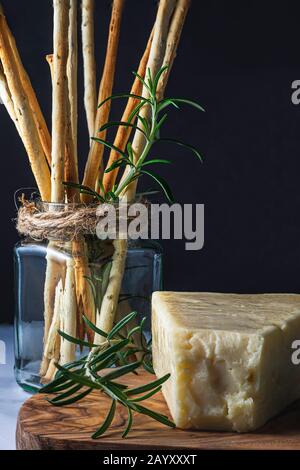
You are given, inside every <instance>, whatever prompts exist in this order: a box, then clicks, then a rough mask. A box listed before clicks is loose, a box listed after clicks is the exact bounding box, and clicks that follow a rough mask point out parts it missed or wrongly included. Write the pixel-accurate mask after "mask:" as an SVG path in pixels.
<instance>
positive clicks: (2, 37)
mask: <svg viewBox="0 0 300 470" xmlns="http://www.w3.org/2000/svg"><path fill="white" fill-rule="evenodd" d="M80 7H81V17H80V18H81V35H82V38H81V39H82V40H81V43H82V52H83V66H84V104H85V110H86V118H87V127H88V131H89V135H90V136H91V137H92V136H94V137H99V138H101V139H105V137H106V131H102V132H99V129H100V128H101V126H103V124H105V123H106V122H107V121H108V119H109V114H110V103H111V101H107V102H106V103H105V104H104V105H103V106H101V107H98V104H99V103H102V102H103V101H104V100H105V99H106V98H107V97H109V96H110V95H111V94H112V91H113V85H114V80H115V69H116V61H117V53H118V46H119V38H120V30H121V20H122V16H123V11H124V8H125V0H113V2H112V11H111V19H110V25H109V32H108V43H107V50H106V57H105V62H104V67H103V74H102V78H101V81H100V86H99V93H98V96H97V92H96V89H97V86H96V60H95V47H94V41H95V39H94V0H82V2H81V5H78V2H77V0H53V10H54V18H53V52H52V53H50V54H49V55H47V57H46V59H47V61H48V63H49V65H50V71H51V77H52V133H51V134H52V135H50V132H49V130H48V127H47V124H46V121H45V119H44V117H43V113H42V111H41V108H40V106H39V103H38V99H37V97H36V94H35V92H34V90H33V88H32V85H31V82H30V79H29V76H28V74H27V73H26V71H25V68H24V66H23V63H22V60H21V57H20V55H19V52H18V49H17V46H16V42H15V39H14V37H13V34H12V32H11V30H10V28H9V26H8V23H7V20H6V18H5V14H4V11H3V8H2V7H0V8H1V9H0V98H1V100H2V102H3V103H4V105H5V107H6V109H7V112H8V113H9V115H10V117H11V119H12V120H13V122H14V124H15V126H16V129H17V131H18V133H19V135H20V137H21V139H22V141H23V144H24V147H25V149H26V152H27V155H28V158H29V162H30V165H31V168H32V172H33V175H34V177H35V180H36V184H37V186H38V189H39V192H40V196H41V199H42V200H43V201H47V202H51V203H55V204H53V205H51V204H50V205H49V207H50V208H49V210H56V206H57V204H65V203H80V202H81V203H85V204H89V203H90V202H91V200H90V196H89V195H87V194H81V195H80V194H79V192H78V190H77V189H76V188H73V187H71V186H66V185H65V184H63V182H71V183H79V181H80V176H79V171H78V152H77V118H78V116H77V113H78V87H77V74H78V33H77V32H78V12H79V9H80ZM188 8H189V0H160V1H159V4H158V10H157V15H156V19H155V23H154V26H153V29H152V31H151V32H150V35H149V40H148V43H147V45H146V49H145V51H144V53H143V55H142V57H141V60H140V63H139V66H138V74H139V75H140V76H141V77H145V75H146V71H147V70H148V69H150V71H151V74H152V76H154V75H155V74H156V73H157V72H158V70H159V69H160V68H161V67H162V66H165V65H168V68H167V70H166V71H165V72H164V74H163V76H162V78H161V80H160V84H159V89H158V93H159V95H160V97H163V95H164V91H165V87H166V84H167V81H168V77H169V74H170V70H171V67H172V64H173V61H174V59H175V56H176V50H177V46H178V43H179V39H180V36H181V31H182V27H183V24H184V21H185V17H186V13H187V11H188ZM137 21H138V20H137ZM130 92H131V93H132V94H135V95H142V96H144V97H145V98H146V97H147V94H148V90H147V88H146V87H143V85H142V83H141V81H140V80H139V79H138V78H135V80H134V82H133V84H132V88H131V91H130ZM136 105H137V101H136V99H135V98H129V99H128V102H127V104H126V107H125V109H124V113H123V115H122V118H121V121H123V122H124V121H128V119H129V116H130V114H131V112H132V110H133V109H134V108H135V107H136ZM148 112H149V110H148V107H147V105H145V106H143V107H142V108H141V110H140V114H141V116H142V117H148V115H147V113H148ZM131 131H132V128H131V127H124V126H120V127H119V128H118V130H117V132H116V135H115V140H114V145H115V146H116V147H119V148H120V149H125V148H126V145H127V142H128V140H129V138H130V133H131ZM144 145H145V140H144V138H143V135H142V134H141V132H139V131H136V133H135V135H134V137H133V141H132V147H133V154H134V158H135V159H136V160H138V158H139V156H140V155H141V153H142V151H143V148H144ZM103 157H104V146H103V145H102V144H100V143H99V142H97V141H95V140H91V145H90V148H89V153H88V158H87V162H86V166H85V171H84V176H83V182H82V184H83V185H85V186H88V187H89V188H92V189H93V190H96V191H100V188H99V187H98V181H99V180H102V183H103V184H102V188H101V191H103V188H104V190H105V191H110V190H111V188H112V187H113V186H114V185H115V184H116V182H117V179H118V178H119V180H120V181H122V179H124V177H125V176H126V172H127V171H128V169H126V168H125V170H124V174H123V175H118V171H119V169H118V168H116V169H115V170H114V171H110V172H109V173H104V170H105V169H107V168H109V167H110V166H111V165H112V163H113V162H114V161H115V160H117V159H118V155H117V153H116V152H115V151H114V150H111V152H110V154H109V156H108V158H107V161H106V162H104V158H103ZM136 183H137V181H135V182H134V183H131V184H130V186H129V187H127V188H126V191H125V192H124V194H123V197H124V198H126V200H129V201H130V200H132V199H133V198H134V197H135V192H136ZM68 249H69V252H70V253H71V256H69V257H67V259H66V261H65V262H64V264H62V263H61V262H58V261H57V259H56V256H55V253H56V250H57V246H56V242H55V241H53V240H52V241H51V240H50V241H49V242H48V248H47V257H46V259H47V269H46V277H45V289H44V305H45V307H44V316H45V332H44V354H43V360H42V365H41V371H40V373H41V378H42V381H44V382H46V381H49V380H51V379H52V378H53V374H54V373H55V370H56V369H55V364H56V363H61V364H64V363H66V362H70V361H72V360H73V359H74V354H75V346H74V344H72V343H69V342H68V341H65V340H63V339H62V338H61V337H60V335H58V333H57V330H58V329H59V328H60V329H61V330H63V331H65V332H66V333H67V334H69V335H71V336H76V335H78V337H80V338H84V337H85V335H87V336H88V339H89V340H90V341H92V342H93V343H94V344H99V343H101V341H102V339H101V337H98V336H97V335H93V332H92V331H90V330H89V329H87V330H86V329H85V327H84V325H83V321H82V315H83V314H84V315H85V316H86V317H87V318H88V319H90V320H91V321H93V322H94V323H96V325H97V326H99V328H101V329H102V330H104V331H109V330H110V329H111V327H112V325H113V323H114V319H115V315H116V311H117V306H118V299H119V295H120V289H121V283H122V278H123V274H124V269H125V261H126V251H127V242H126V240H116V241H114V249H115V250H114V254H113V257H112V261H111V265H110V273H109V279H108V284H107V290H106V293H105V295H104V296H103V300H102V304H101V307H100V308H99V309H98V310H96V311H95V306H94V301H93V297H92V294H91V290H90V287H89V285H88V283H87V277H88V276H89V265H88V259H87V249H86V245H85V241H84V240H82V239H78V240H71V241H69V242H68Z"/></svg>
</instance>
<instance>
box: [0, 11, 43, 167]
mask: <svg viewBox="0 0 300 470" xmlns="http://www.w3.org/2000/svg"><path fill="white" fill-rule="evenodd" d="M0 14H2V15H3V18H4V20H3V22H2V26H1V27H2V28H4V29H5V31H6V33H7V36H8V38H9V42H10V47H11V49H12V52H13V54H14V58H15V62H16V66H17V70H18V72H19V76H20V80H21V83H22V85H23V89H24V92H25V93H26V95H27V98H28V101H29V104H30V108H31V111H32V114H33V119H34V121H35V125H36V127H37V130H38V133H39V137H40V141H41V144H42V147H43V150H44V153H45V156H46V158H47V161H48V164H49V165H50V163H51V136H50V133H49V130H48V127H47V124H46V121H45V118H44V115H43V113H42V111H41V108H40V105H39V102H38V99H37V96H36V94H35V91H34V89H33V87H32V84H31V81H30V78H29V76H28V74H27V72H26V70H25V68H24V66H23V63H22V60H21V57H20V54H19V51H18V48H17V45H16V41H15V38H14V36H13V34H12V32H11V30H10V28H9V26H8V23H7V21H6V18H5V15H4V13H3V8H2V6H1V5H0Z"/></svg>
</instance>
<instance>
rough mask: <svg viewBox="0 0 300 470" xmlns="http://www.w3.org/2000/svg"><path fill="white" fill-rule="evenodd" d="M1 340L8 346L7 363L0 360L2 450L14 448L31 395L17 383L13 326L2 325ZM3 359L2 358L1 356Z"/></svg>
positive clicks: (0, 327)
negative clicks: (19, 420) (23, 407)
mask: <svg viewBox="0 0 300 470" xmlns="http://www.w3.org/2000/svg"><path fill="white" fill-rule="evenodd" d="M0 341H4V343H5V346H6V354H5V355H6V358H5V359H6V364H4V365H3V364H1V360H0V450H14V449H15V448H16V447H15V432H16V422H17V416H18V412H19V409H20V406H21V405H22V403H23V402H24V401H25V400H26V399H27V398H28V397H29V396H30V395H29V394H28V393H25V392H24V391H23V390H22V389H21V388H20V387H19V385H17V383H16V381H15V377H14V370H13V365H14V353H13V328H12V327H11V326H1V325H0ZM0 359H1V358H0Z"/></svg>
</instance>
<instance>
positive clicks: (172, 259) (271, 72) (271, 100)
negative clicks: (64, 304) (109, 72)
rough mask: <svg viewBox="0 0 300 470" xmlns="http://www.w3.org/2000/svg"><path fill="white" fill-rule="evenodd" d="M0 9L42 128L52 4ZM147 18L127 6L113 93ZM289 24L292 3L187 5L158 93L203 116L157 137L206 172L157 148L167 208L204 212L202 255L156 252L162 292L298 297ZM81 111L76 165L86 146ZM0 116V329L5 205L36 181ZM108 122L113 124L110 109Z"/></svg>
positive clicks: (135, 3)
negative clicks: (196, 104) (165, 164)
mask: <svg viewBox="0 0 300 470" xmlns="http://www.w3.org/2000/svg"><path fill="white" fill-rule="evenodd" d="M3 5H4V8H5V11H6V14H7V17H8V20H9V23H10V25H11V28H12V29H13V32H14V34H15V36H16V39H17V43H18V46H19V49H20V52H21V55H22V58H23V60H24V63H25V65H26V68H27V69H28V72H29V74H30V76H31V78H32V82H33V85H34V88H35V89H36V91H37V94H38V97H39V99H40V102H41V105H42V108H43V110H44V112H45V115H46V117H47V120H48V122H49V123H50V122H51V120H50V117H51V116H50V107H51V95H50V90H51V84H50V78H49V71H48V66H47V64H46V62H45V60H44V56H45V55H46V54H47V53H50V52H51V51H52V45H51V44H52V39H51V36H52V7H51V1H50V0H49V1H48V0H43V1H40V0H39V1H38V0H26V1H23V0H3ZM96 9H97V14H96V31H97V33H96V34H97V37H96V42H97V62H98V69H99V70H98V72H99V74H98V78H100V72H101V67H102V64H103V58H104V53H105V46H106V35H107V26H108V21H109V15H110V1H109V0H96ZM155 10H156V2H155V1H154V0H127V5H126V10H125V15H124V19H123V27H122V32H121V43H120V50H119V56H118V67H117V74H116V85H115V90H114V91H115V92H122V91H127V90H128V89H129V87H130V84H131V81H132V75H131V73H130V72H131V70H134V69H136V67H137V64H138V60H139V57H140V55H141V53H142V52H143V50H144V46H145V43H146V40H147V36H148V34H149V31H150V29H151V25H152V23H153V19H154V16H155ZM299 15H300V5H299V3H298V7H297V6H296V5H295V4H294V3H293V2H290V1H286V2H278V4H275V5H274V3H273V2H267V1H266V2H261V1H258V0H257V1H249V0H248V1H246V0H244V1H243V2H240V1H238V2H237V1H230V0H227V1H222V0H210V1H209V2H203V1H200V0H194V1H193V2H192V8H191V11H190V13H189V16H188V19H187V22H186V25H185V28H184V33H183V37H182V41H181V44H180V48H179V51H178V57H177V59H176V62H175V66H174V69H173V72H172V76H171V79H170V82H169V86H168V94H169V95H173V96H179V95H182V96H186V97H190V98H193V99H196V100H198V101H200V102H201V103H202V104H203V106H204V107H205V108H206V110H207V112H206V114H200V113H198V112H197V111H196V110H192V109H184V110H182V111H181V112H176V110H174V112H172V119H170V122H169V123H168V124H167V126H166V130H165V134H168V136H173V137H174V136H176V137H181V138H184V139H185V140H188V141H190V143H192V144H195V145H197V146H198V148H199V149H200V150H201V152H202V153H203V154H204V155H205V157H206V158H205V163H204V164H203V165H200V164H199V162H198V161H197V160H196V159H195V158H194V157H193V156H192V155H190V154H189V153H188V152H185V151H181V150H178V151H177V150H176V151H174V148H173V147H172V148H170V147H164V148H161V151H160V155H162V156H164V157H172V158H173V159H174V166H173V167H172V169H169V174H168V180H169V182H170V184H171V186H172V188H173V191H174V193H175V196H176V199H177V201H178V202H180V203H184V202H185V203H192V202H194V203H196V202H197V203H204V204H205V247H204V248H203V249H202V250H201V251H199V252H188V251H185V250H184V244H183V242H181V241H169V242H164V249H165V254H166V256H165V287H166V288H167V289H174V290H207V291H223V292H229V291H234V292H266V291H275V292H280V291H285V292H298V291H299V289H300V274H299V266H300V262H299V261H300V259H299V258H300V221H299V205H300V181H299V174H300V171H299V170H300V163H299V162H300V106H299V107H297V106H295V105H293V104H292V102H291V83H292V81H293V80H296V79H300V53H299V44H300V41H299ZM80 89H81V90H82V77H81V75H80ZM81 101H82V100H81ZM80 106H81V109H80V130H79V134H80V154H81V160H82V161H84V159H85V156H86V153H87V145H88V139H87V131H86V123H85V116H84V112H83V109H82V104H81V105H80ZM0 116H1V117H0V119H1V127H0V139H1V158H0V162H1V166H0V168H1V171H0V174H1V177H0V178H1V180H0V181H1V197H0V212H1V219H2V223H1V244H0V250H1V251H0V275H1V307H0V309H1V314H0V315H1V316H0V321H7V320H11V319H12V317H13V263H12V258H13V246H14V243H15V242H16V241H17V239H18V237H17V234H16V231H15V228H14V223H13V221H12V219H13V218H14V217H15V208H14V202H13V194H14V191H15V190H16V189H17V188H19V187H22V186H32V185H33V184H34V182H33V178H32V175H31V172H30V170H29V166H28V162H27V157H26V154H25V152H24V149H23V147H22V144H21V142H20V140H19V138H18V137H17V134H16V131H15V128H14V126H13V124H12V123H11V122H10V120H9V118H8V116H7V115H6V111H5V109H4V108H2V107H0ZM113 116H114V117H116V118H119V117H120V108H118V106H114V108H113ZM187 168H188V170H187ZM187 176H188V177H187Z"/></svg>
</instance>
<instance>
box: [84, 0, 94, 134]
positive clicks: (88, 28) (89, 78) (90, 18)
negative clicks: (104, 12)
mask: <svg viewBox="0 0 300 470" xmlns="http://www.w3.org/2000/svg"><path fill="white" fill-rule="evenodd" d="M81 31H82V54H83V70H84V105H85V112H86V118H87V124H88V130H89V136H90V137H92V136H93V135H94V130H95V118H96V109H97V91H96V61H95V38H94V0H82V25H81Z"/></svg>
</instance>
